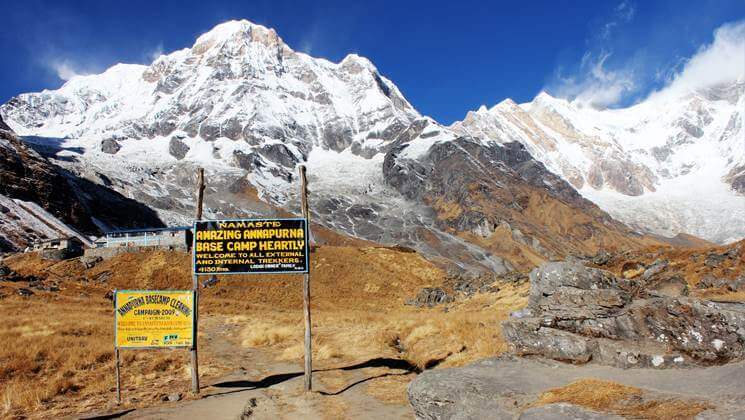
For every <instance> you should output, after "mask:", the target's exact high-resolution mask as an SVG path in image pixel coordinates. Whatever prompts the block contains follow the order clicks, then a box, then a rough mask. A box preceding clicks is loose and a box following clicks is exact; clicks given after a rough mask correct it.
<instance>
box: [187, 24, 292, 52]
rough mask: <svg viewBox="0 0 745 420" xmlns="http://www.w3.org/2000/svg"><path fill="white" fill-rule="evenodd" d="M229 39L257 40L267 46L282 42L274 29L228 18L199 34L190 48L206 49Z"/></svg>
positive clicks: (197, 50)
mask: <svg viewBox="0 0 745 420" xmlns="http://www.w3.org/2000/svg"><path fill="white" fill-rule="evenodd" d="M231 40H239V41H247V42H258V43H261V44H264V45H267V46H277V45H280V44H282V45H283V44H284V42H283V41H282V39H281V38H280V37H279V35H277V32H276V31H275V30H274V29H272V28H267V27H266V26H263V25H259V24H257V23H253V22H251V21H248V20H245V19H242V20H229V21H227V22H223V23H221V24H219V25H217V26H215V27H214V28H212V29H211V30H209V31H208V32H205V33H204V34H202V35H200V36H199V38H197V40H196V42H195V43H194V46H193V47H192V49H193V50H194V51H195V52H201V51H206V50H208V49H209V48H211V47H213V46H215V45H219V44H220V45H221V44H224V43H225V42H228V41H231Z"/></svg>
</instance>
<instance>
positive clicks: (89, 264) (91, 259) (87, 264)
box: [80, 256, 103, 270]
mask: <svg viewBox="0 0 745 420" xmlns="http://www.w3.org/2000/svg"><path fill="white" fill-rule="evenodd" d="M101 261H103V258H101V257H99V256H82V257H80V263H81V264H83V267H84V268H85V269H86V270H88V269H91V268H93V267H95V266H96V264H98V263H100V262H101Z"/></svg>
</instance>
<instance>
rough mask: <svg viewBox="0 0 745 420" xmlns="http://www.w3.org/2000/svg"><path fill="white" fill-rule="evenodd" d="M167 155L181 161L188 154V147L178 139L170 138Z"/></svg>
mask: <svg viewBox="0 0 745 420" xmlns="http://www.w3.org/2000/svg"><path fill="white" fill-rule="evenodd" d="M168 153H170V154H171V156H173V157H175V158H176V159H178V160H181V159H183V158H184V157H185V156H186V154H187V153H189V146H187V145H186V143H184V142H183V141H181V140H179V139H178V138H176V137H171V140H170V141H169V142H168Z"/></svg>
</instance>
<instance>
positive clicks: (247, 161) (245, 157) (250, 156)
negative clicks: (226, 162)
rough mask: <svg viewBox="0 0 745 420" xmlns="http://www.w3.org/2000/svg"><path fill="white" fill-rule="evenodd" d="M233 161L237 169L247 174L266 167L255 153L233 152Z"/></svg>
mask: <svg viewBox="0 0 745 420" xmlns="http://www.w3.org/2000/svg"><path fill="white" fill-rule="evenodd" d="M233 161H234V162H235V165H236V166H238V167H239V168H242V169H245V170H247V171H249V172H253V171H255V170H257V169H260V168H263V167H264V166H266V165H265V164H264V162H263V160H262V159H261V156H259V155H258V154H257V153H254V152H250V153H243V152H241V151H240V150H236V151H235V152H233Z"/></svg>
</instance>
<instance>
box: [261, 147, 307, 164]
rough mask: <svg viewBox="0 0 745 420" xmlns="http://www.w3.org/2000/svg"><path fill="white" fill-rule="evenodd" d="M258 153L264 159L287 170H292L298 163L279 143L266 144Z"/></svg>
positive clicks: (288, 150)
mask: <svg viewBox="0 0 745 420" xmlns="http://www.w3.org/2000/svg"><path fill="white" fill-rule="evenodd" d="M259 153H260V154H261V155H262V156H264V157H265V158H266V159H268V160H270V161H272V162H274V163H276V164H278V165H281V166H285V167H287V168H294V167H295V164H296V163H297V162H298V160H297V158H296V157H295V155H294V154H293V153H292V152H291V151H290V149H288V148H287V146H285V145H284V144H281V143H272V144H267V145H266V146H264V147H262V148H261V149H259Z"/></svg>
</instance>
